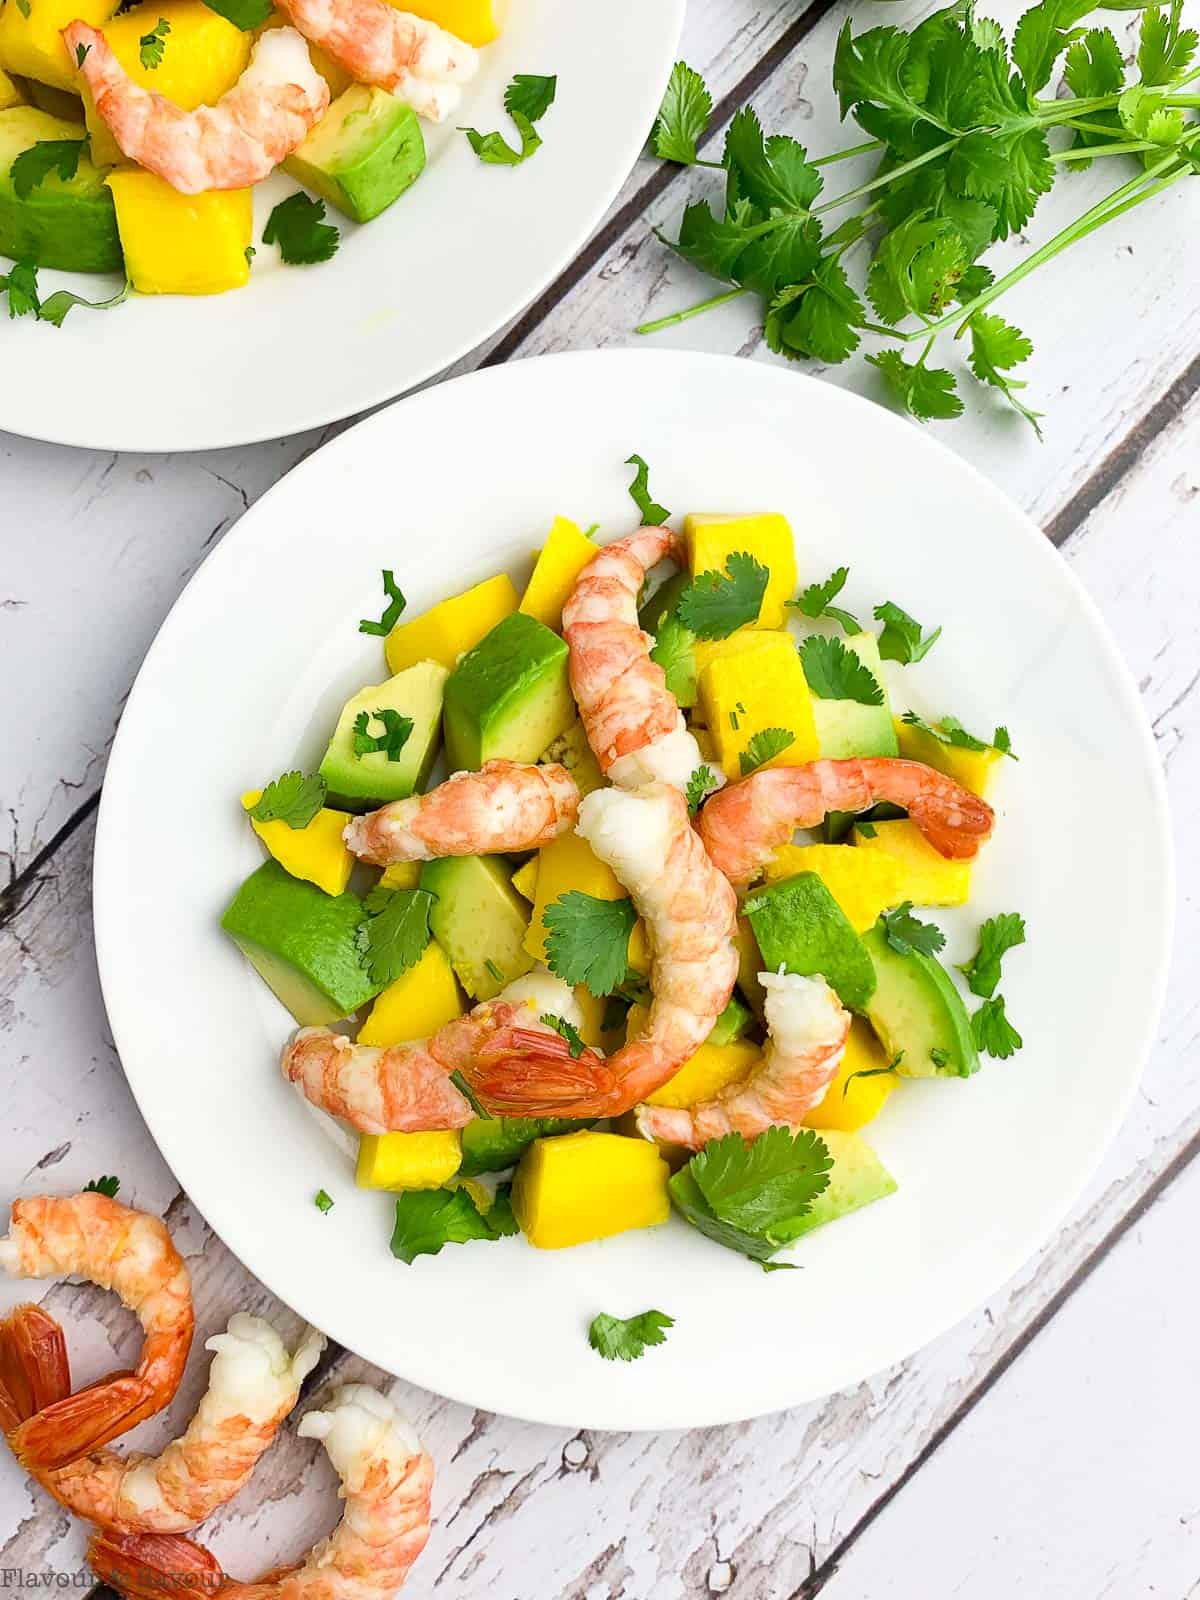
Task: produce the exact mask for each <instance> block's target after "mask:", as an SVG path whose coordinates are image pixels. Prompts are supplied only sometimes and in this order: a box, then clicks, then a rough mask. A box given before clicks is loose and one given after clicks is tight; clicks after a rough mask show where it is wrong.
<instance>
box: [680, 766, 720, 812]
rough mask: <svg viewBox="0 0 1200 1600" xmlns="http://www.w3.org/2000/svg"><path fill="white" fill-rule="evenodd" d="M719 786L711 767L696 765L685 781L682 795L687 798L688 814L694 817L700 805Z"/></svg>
mask: <svg viewBox="0 0 1200 1600" xmlns="http://www.w3.org/2000/svg"><path fill="white" fill-rule="evenodd" d="M718 788H720V784H719V783H718V782H717V775H716V773H715V772H714V771H713V770H712V768H711V767H708V766H703V767H697V768H696V770H695V772H693V773H692V775H691V777H690V778H689V779H688V781H687V788H686V790H685V791H684V797H685V798H686V800H687V807H688V816H689V817H694V816H695V815H696V813H697V811H699V809H700V807H701V806H702V805H703V804H704V802H705V800H707V799H708V797H709V795H710V794H712V793H713V792H714V790H716V789H718Z"/></svg>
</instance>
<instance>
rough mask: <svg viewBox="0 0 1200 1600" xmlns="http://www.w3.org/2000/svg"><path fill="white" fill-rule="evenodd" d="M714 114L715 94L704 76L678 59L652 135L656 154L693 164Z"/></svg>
mask: <svg viewBox="0 0 1200 1600" xmlns="http://www.w3.org/2000/svg"><path fill="white" fill-rule="evenodd" d="M711 114H712V95H711V94H709V92H708V86H707V84H706V83H705V82H704V79H703V78H702V77H701V76H700V74H699V73H698V72H696V71H694V70H693V69H692V68H691V67H689V66H688V64H687V62H686V61H677V62H676V63H675V65H674V66H673V67H672V68H671V76H670V78H669V79H668V80H667V92H666V93H665V94H664V95H663V102H662V105H661V106H660V107H659V112H658V117H657V118H656V120H655V123H654V131H653V132H652V133H651V135H650V142H651V144H652V146H653V148H654V154H655V155H656V156H658V158H659V160H660V161H678V162H679V163H680V164H681V165H682V166H685V167H688V166H691V165H692V163H693V162H694V161H695V159H696V141H697V140H698V139H699V138H700V137H701V135H702V134H703V133H704V130H705V128H706V127H707V126H708V119H709V117H710V116H711Z"/></svg>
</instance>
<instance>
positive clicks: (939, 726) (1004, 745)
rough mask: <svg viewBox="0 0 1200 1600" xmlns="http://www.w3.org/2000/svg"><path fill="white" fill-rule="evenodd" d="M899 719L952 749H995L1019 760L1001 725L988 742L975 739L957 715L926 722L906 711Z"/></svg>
mask: <svg viewBox="0 0 1200 1600" xmlns="http://www.w3.org/2000/svg"><path fill="white" fill-rule="evenodd" d="M900 721H901V722H903V723H906V724H907V725H908V727H910V728H917V729H919V730H920V731H921V732H922V733H927V734H928V735H929V736H930V738H932V739H936V740H937V741H938V743H939V744H945V745H949V746H950V747H951V749H954V750H977V751H982V750H996V751H998V752H999V753H1000V755H1002V756H1010V757H1011V758H1012V760H1013V761H1019V760H1020V757H1019V756H1018V755H1017V753H1016V752H1015V751H1014V749H1013V747H1012V739H1011V738H1010V737H1009V732H1008V729H1007V728H1005V727H1003V726H1001V727H998V728H997V729H996V730H995V732H994V733H993V734H992V740H991V743H990V744H989V743H988V741H987V740H986V739H977V738H976V737H975V735H974V734H973V733H968V732H967V730H966V729H965V728H964V727H963V725H962V723H961V722H960V721H959V720H958V718H957V717H939V718H938V720H937V721H936V722H927V721H926V719H925V718H924V717H922V716H919V715H918V713H917V712H915V711H906V712H904V714H903V715H902V716H901V718H900Z"/></svg>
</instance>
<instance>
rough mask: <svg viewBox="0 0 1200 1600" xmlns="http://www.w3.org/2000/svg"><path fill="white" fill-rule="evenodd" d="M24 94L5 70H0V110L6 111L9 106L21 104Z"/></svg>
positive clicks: (22, 103)
mask: <svg viewBox="0 0 1200 1600" xmlns="http://www.w3.org/2000/svg"><path fill="white" fill-rule="evenodd" d="M24 104H25V96H24V95H23V94H22V93H21V90H20V88H19V86H18V85H17V84H16V83H14V82H13V80H12V79H11V78H10V77H9V75H8V73H7V72H4V71H0V111H7V110H8V108H9V107H10V106H23V105H24Z"/></svg>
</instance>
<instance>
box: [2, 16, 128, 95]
mask: <svg viewBox="0 0 1200 1600" xmlns="http://www.w3.org/2000/svg"><path fill="white" fill-rule="evenodd" d="M117 3H118V0H30V3H29V4H28V5H26V6H25V7H24V8H22V7H21V6H20V5H18V4H17V0H7V3H6V4H5V5H4V6H3V7H0V67H3V68H4V70H5V72H12V73H16V75H17V76H18V77H20V78H33V79H36V81H37V82H38V83H48V84H52V85H53V87H54V88H56V89H67V90H69V91H70V92H71V93H73V94H78V93H79V83H78V80H77V78H76V75H75V63H74V62H73V61H72V60H71V57H70V55H69V54H68V52H67V47H66V44H65V43H64V42H63V37H62V30H63V29H64V28H65V27H66V26H67V24H68V23H70V22H74V21H76V20H79V21H80V22H90V23H91V25H92V27H93V28H99V27H101V26H103V24H104V23H106V22H107V21H108V19H109V17H111V16H112V14H113V12H114V11H115V10H116V9H117Z"/></svg>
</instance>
